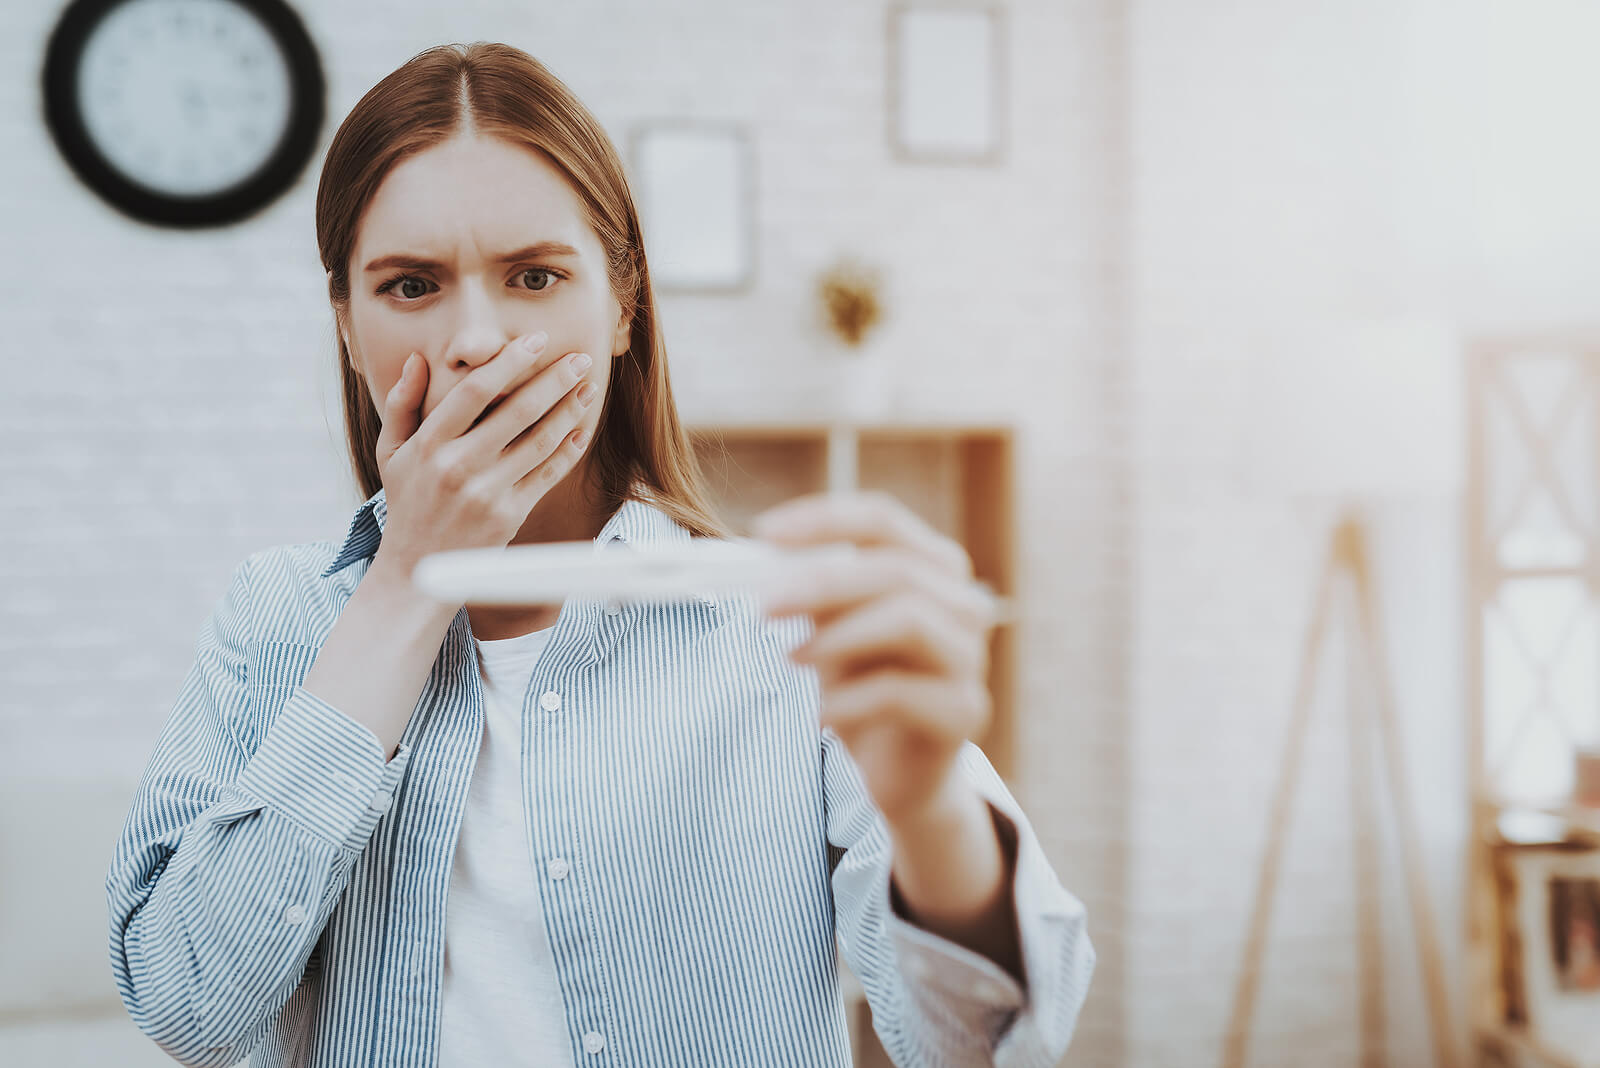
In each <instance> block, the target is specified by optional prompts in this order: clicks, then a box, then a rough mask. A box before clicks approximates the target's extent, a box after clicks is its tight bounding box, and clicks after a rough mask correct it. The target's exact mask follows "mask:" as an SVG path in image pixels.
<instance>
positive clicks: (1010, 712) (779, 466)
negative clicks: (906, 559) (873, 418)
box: [687, 422, 1017, 781]
mask: <svg viewBox="0 0 1600 1068" xmlns="http://www.w3.org/2000/svg"><path fill="white" fill-rule="evenodd" d="M687 429H688V433H689V437H690V441H691V442H692V443H693V445H694V448H695V452H696V455H697V456H698V458H699V461H700V464H701V467H702V470H703V471H704V472H705V475H706V482H707V485H708V486H709V488H710V491H711V493H712V495H713V498H714V500H715V502H716V505H717V507H718V510H719V511H720V513H721V515H722V517H723V519H724V521H725V522H727V523H728V525H729V526H731V527H733V528H734V530H735V531H736V532H737V533H739V534H746V533H748V529H749V522H750V520H751V519H752V518H753V517H754V516H755V515H757V514H758V513H760V512H762V511H764V510H766V509H767V508H770V507H772V506H773V505H776V504H778V503H780V502H782V501H785V500H788V499H789V498H791V497H797V496H800V495H801V494H806V493H816V492H821V491H831V492H848V491H851V490H855V489H864V490H882V491H884V492H887V493H890V494H893V495H894V497H895V498H896V499H898V500H899V501H901V502H902V503H903V504H905V505H906V506H907V507H908V508H910V509H911V510H912V511H914V512H916V513H917V514H918V515H919V516H921V517H922V518H923V519H924V520H925V521H926V522H927V523H928V524H929V525H930V526H932V527H933V528H934V529H936V530H938V531H939V532H941V533H943V534H945V535H947V536H948V537H951V538H953V539H954V540H955V541H957V542H959V543H960V544H961V545H962V546H963V547H964V548H965V549H966V550H967V553H968V555H969V556H971V557H972V566H973V571H974V573H975V574H976V576H977V577H978V578H979V579H981V580H983V581H984V582H987V583H988V584H989V586H990V587H991V588H993V590H994V591H995V592H996V593H997V594H999V595H1000V596H1002V597H1007V598H1013V599H1014V598H1015V596H1016V550H1015V541H1014V538H1015V529H1016V523H1015V508H1014V501H1015V496H1014V494H1015V488H1014V479H1013V475H1012V472H1013V469H1014V463H1015V460H1014V456H1015V446H1014V441H1013V433H1012V430H1011V429H1010V428H1009V427H1004V426H996V425H962V424H931V423H917V424H909V423H893V424H872V425H854V424H840V423H832V424H829V423H821V422H817V423H807V422H792V423H727V422H722V423H714V424H713V423H707V424H698V425H695V424H691V425H690V426H689V427H688V428H687ZM1015 630H1016V623H1012V624H1010V625H1007V626H1000V627H996V628H995V629H994V631H993V632H992V633H991V637H990V647H989V693H990V695H991V698H992V700H993V715H992V716H991V719H990V724H989V728H988V730H987V731H986V732H985V733H984V735H983V737H981V738H978V739H976V741H977V744H978V746H979V747H980V748H981V749H982V750H983V751H984V754H985V755H986V756H987V757H988V758H989V761H990V763H992V764H993V765H994V767H995V770H996V771H998V772H999V773H1000V775H1001V777H1002V778H1005V779H1007V780H1008V781H1009V780H1010V778H1011V771H1012V766H1013V757H1014V754H1013V752H1012V747H1013V744H1014V735H1015V715H1016V710H1015V702H1016V648H1017V643H1016V637H1015V633H1014V632H1015Z"/></svg>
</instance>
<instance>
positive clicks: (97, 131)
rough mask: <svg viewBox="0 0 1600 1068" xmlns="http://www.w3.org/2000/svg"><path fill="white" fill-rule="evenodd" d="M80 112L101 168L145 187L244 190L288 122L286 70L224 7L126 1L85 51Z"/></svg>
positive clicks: (267, 36) (253, 21) (266, 39)
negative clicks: (112, 169) (242, 186)
mask: <svg viewBox="0 0 1600 1068" xmlns="http://www.w3.org/2000/svg"><path fill="white" fill-rule="evenodd" d="M77 93H78V109H79V111H80V112H81V114H82V115H83V122H84V126H85V127H86V128H87V130H88V133H89V137H90V138H91V139H92V140H93V141H94V142H95V144H96V145H97V146H98V147H99V149H100V151H101V152H102V153H103V154H104V155H105V157H106V159H107V161H108V162H109V163H110V164H111V165H112V166H113V167H115V168H117V170H119V171H121V172H122V173H123V174H125V175H127V176H128V177H129V178H131V179H133V180H134V181H136V182H139V183H141V184H143V185H146V186H149V187H150V188H151V189H157V190H161V191H163V192H166V193H172V194H177V195H180V196H194V195H197V194H202V193H210V192H215V191H217V190H220V189H226V188H228V187H229V186H232V185H235V184H237V183H238V182H241V181H243V180H244V179H245V178H248V177H249V176H250V175H252V174H254V173H255V172H256V171H258V170H260V169H261V167H262V165H263V164H265V163H266V162H267V160H268V159H269V158H270V157H271V155H272V150H273V149H274V148H276V147H277V145H278V142H279V140H281V139H282V137H283V134H284V130H285V128H286V126H287V124H288V121H289V96H290V88H289V65H288V62H287V60H286V59H285V57H284V54H283V51H282V50H281V49H280V48H279V47H278V45H277V42H276V41H275V40H274V39H273V37H272V34H271V33H270V32H269V31H268V29H267V27H266V25H265V24H264V23H263V22H262V21H261V20H260V19H259V18H257V17H256V16H255V15H254V14H252V13H251V12H250V11H248V10H246V9H245V8H244V7H241V6H239V5H238V4H235V3H232V2H230V0H128V2H125V3H123V4H121V5H119V6H117V7H116V8H113V9H112V10H111V11H110V12H108V13H107V15H106V16H105V18H103V19H101V20H100V22H99V24H98V25H97V26H96V27H95V28H94V29H93V30H92V31H90V33H89V36H88V39H87V40H86V41H85V42H84V49H83V57H82V59H81V60H80V61H79V63H78V78H77Z"/></svg>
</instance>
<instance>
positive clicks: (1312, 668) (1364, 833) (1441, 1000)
mask: <svg viewBox="0 0 1600 1068" xmlns="http://www.w3.org/2000/svg"><path fill="white" fill-rule="evenodd" d="M1341 575H1343V576H1345V577H1347V578H1348V579H1349V583H1350V588H1351V592H1352V594H1353V595H1354V600H1355V618H1354V619H1353V620H1351V621H1350V622H1352V623H1353V624H1354V626H1353V630H1354V631H1355V633H1354V635H1353V636H1352V637H1353V641H1352V642H1351V653H1352V656H1351V661H1352V667H1353V666H1354V660H1355V654H1356V653H1358V652H1359V653H1361V654H1364V655H1365V657H1366V661H1367V665H1368V670H1369V671H1370V681H1371V682H1372V684H1373V686H1372V689H1373V692H1374V694H1375V696H1376V701H1375V702H1374V703H1375V705H1376V708H1375V709H1374V710H1373V711H1375V712H1376V715H1377V721H1378V730H1379V733H1380V736H1381V739H1382V743H1383V746H1382V748H1383V754H1384V766H1385V770H1386V771H1387V772H1388V780H1389V781H1388V785H1389V795H1390V800H1391V801H1392V802H1393V804H1394V810H1395V816H1396V820H1397V822H1398V823H1399V849H1400V854H1401V862H1402V864H1404V866H1405V881H1406V897H1407V898H1408V900H1409V901H1410V903H1411V920H1412V927H1413V928H1414V929H1415V933H1416V939H1417V953H1418V956H1419V957H1420V960H1421V966H1422V978H1423V985H1424V987H1425V988H1426V989H1425V992H1426V995H1427V1001H1428V1022H1429V1030H1430V1032H1431V1035H1432V1038H1433V1059H1434V1064H1435V1065H1436V1066H1437V1068H1454V1066H1455V1063H1456V1062H1455V1049H1454V1046H1453V1044H1452V1042H1451V1039H1450V1020H1449V1011H1448V1006H1447V997H1446V990H1445V984H1444V975H1443V971H1442V967H1441V963H1440V960H1439V947H1438V943H1437V941H1435V935H1434V920H1433V904H1432V901H1431V899H1430V898H1429V897H1428V892H1427V885H1426V883H1425V881H1424V877H1423V872H1422V862H1421V849H1420V843H1419V841H1418V834H1417V828H1416V823H1415V821H1414V820H1413V818H1412V816H1411V805H1410V793H1409V791H1408V789H1407V786H1406V774H1405V762H1404V760H1402V759H1401V752H1400V735H1399V730H1398V729H1397V727H1396V721H1395V713H1394V701H1393V692H1392V690H1391V687H1390V684H1389V670H1388V664H1387V661H1386V660H1385V658H1384V654H1383V643H1382V642H1380V641H1379V640H1378V635H1379V625H1378V610H1377V603H1376V596H1375V592H1374V585H1373V581H1372V571H1371V567H1370V565H1369V561H1368V556H1367V539H1366V532H1365V530H1364V528H1363V526H1362V525H1361V522H1360V521H1359V520H1358V519H1355V518H1346V519H1345V520H1343V521H1342V522H1340V523H1339V525H1338V526H1337V527H1336V528H1335V529H1334V532H1333V536H1332V539H1331V541H1330V543H1329V547H1328V558H1327V560H1326V562H1325V564H1324V567H1323V572H1322V579H1321V582H1320V585H1319V588H1318V591H1317V601H1316V609H1315V612H1314V615H1313V616H1312V624H1311V631H1310V633H1309V634H1308V635H1307V637H1306V643H1305V645H1304V647H1303V648H1302V650H1301V660H1300V670H1299V675H1298V679H1297V682H1296V687H1295V703H1294V713H1293V717H1294V718H1293V719H1292V720H1291V721H1290V724H1289V734H1288V737H1287V739H1286V741H1285V747H1284V754H1283V761H1282V763H1281V764H1280V769H1281V770H1280V774H1279V778H1278V784H1277V790H1276V793H1275V795H1274V797H1273V805H1272V813H1271V817H1270V818H1271V824H1270V827H1269V830H1268V835H1267V850H1266V855H1265V856H1264V858H1263V859H1262V863H1261V874H1260V878H1259V880H1258V882H1257V883H1256V895H1255V901H1254V908H1253V909H1252V913H1251V919H1250V931H1249V935H1248V936H1247V938H1246V939H1245V951H1244V966H1243V967H1242V968H1241V969H1240V972H1239V984H1238V986H1237V987H1236V988H1235V990H1234V998H1233V1012H1232V1015H1231V1017H1230V1019H1229V1024H1228V1033H1227V1036H1226V1039H1225V1047H1224V1052H1223V1061H1222V1063H1223V1066H1224V1068H1244V1065H1245V1055H1246V1052H1247V1048H1248V1042H1249V1038H1250V1023H1251V1018H1252V1016H1253V1014H1254V1010H1255V1002H1256V989H1257V986H1258V985H1259V982H1260V978H1261V958H1262V954H1263V952H1264V951H1265V949H1266V938H1267V927H1268V924H1269V922H1270V920H1271V918H1272V902H1273V889H1274V887H1275V886H1276V884H1277V881H1278V869H1279V866H1280V864H1281V862H1282V859H1283V848H1284V839H1285V836H1286V834H1287V831H1288V826H1289V807H1290V803H1291V802H1292V801H1293V798H1294V787H1295V783H1296V781H1297V779H1298V777H1299V770H1300V757H1301V754H1302V752H1303V751H1304V749H1305V737H1306V729H1307V725H1308V723H1309V722H1310V719H1311V701H1312V695H1313V692H1314V684H1315V681H1316V666H1317V658H1318V653H1319V651H1320V650H1321V648H1322V643H1323V638H1324V637H1325V635H1326V632H1327V630H1328V624H1329V621H1330V619H1331V618H1332V617H1333V616H1334V614H1335V611H1334V609H1335V603H1334V593H1335V587H1336V585H1337V584H1338V580H1339V578H1340V576H1341ZM1368 712H1369V710H1368V709H1367V707H1366V703H1365V702H1364V701H1362V700H1359V699H1352V700H1351V701H1350V703H1349V716H1348V719H1349V723H1348V726H1349V730H1350V743H1349V747H1350V794H1351V816H1352V819H1353V821H1354V829H1355V843H1356V845H1355V852H1356V857H1355V865H1354V871H1355V876H1356V920H1357V928H1358V936H1357V937H1358V939H1359V943H1358V945H1357V959H1358V970H1359V975H1360V984H1361V1064H1362V1068H1381V1066H1383V1065H1386V1064H1387V1063H1388V1050H1387V1047H1386V1043H1385V1027H1384V999H1383V957H1382V954H1383V945H1382V940H1381V934H1380V931H1379V926H1378V894H1379V856H1378V846H1379V839H1378V831H1379V828H1378V816H1377V810H1376V806H1375V805H1374V797H1373V790H1372V767H1371V763H1372V761H1371V739H1370V736H1369V732H1370V730H1371V723H1370V717H1369V714H1368Z"/></svg>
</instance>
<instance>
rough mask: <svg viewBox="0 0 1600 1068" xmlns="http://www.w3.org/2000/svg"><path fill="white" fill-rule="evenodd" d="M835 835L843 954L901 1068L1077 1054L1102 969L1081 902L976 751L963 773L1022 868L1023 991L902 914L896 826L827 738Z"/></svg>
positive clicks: (963, 763) (1015, 877) (967, 752)
mask: <svg viewBox="0 0 1600 1068" xmlns="http://www.w3.org/2000/svg"><path fill="white" fill-rule="evenodd" d="M823 752H824V796H825V801H826V806H827V812H828V837H829V841H830V843H831V844H832V845H833V846H834V847H835V849H842V850H843V854H842V856H840V858H839V860H838V863H837V864H836V866H835V868H834V873H833V885H834V905H835V916H836V926H837V930H838V935H839V942H840V948H841V950H842V952H843V953H844V956H845V959H846V962H847V963H848V964H849V965H850V968H851V970H852V971H854V972H855V973H856V975H857V977H858V978H859V979H860V980H861V985H862V987H863V988H864V989H865V991H866V995H867V1001H868V1003H869V1005H870V1006H871V1008H872V1019H873V1027H874V1029H875V1030H876V1031H877V1033H878V1037H879V1040H880V1041H882V1043H883V1045H884V1049H885V1050H886V1051H887V1052H888V1053H889V1055H890V1057H892V1058H893V1059H894V1062H895V1063H896V1064H897V1065H900V1066H902V1068H912V1066H929V1068H932V1066H945V1065H949V1066H958V1065H959V1066H962V1068H966V1066H971V1065H988V1064H993V1065H996V1066H999V1068H1023V1066H1037V1068H1052V1066H1054V1065H1055V1064H1057V1063H1058V1062H1059V1061H1060V1059H1061V1057H1062V1055H1063V1054H1064V1053H1065V1052H1066V1049H1067V1046H1068V1044H1069V1043H1070V1041H1071V1039H1072V1033H1073V1030H1074V1028H1075V1026H1076V1024H1077V1018H1078V1012H1079V1010H1080V1009H1081V1008H1082V1006H1083V1002H1084V999H1085V997H1086V996H1087V995H1088V988H1089V979H1090V975H1091V974H1092V972H1093V970H1094V963H1095V954H1094V947H1093V946H1092V945H1091V944H1090V942H1089V937H1088V933H1087V916H1086V914H1085V911H1084V908H1083V905H1082V903H1081V902H1080V901H1079V900H1078V899H1077V898H1076V897H1074V896H1073V895H1072V894H1071V893H1069V892H1068V891H1067V890H1066V889H1065V888H1064V887H1063V886H1062V885H1061V883H1060V881H1059V880H1058V879H1057V878H1056V875H1055V872H1054V871H1053V870H1052V869H1051V867H1050V864H1049V862H1048V861H1047V860H1046V858H1045V856H1044V853H1043V850H1042V848H1041V847H1040V844H1039V841H1038V839H1037V837H1036V836H1035V834H1034V832H1033V829H1032V827H1031V826H1030V825H1029V823H1028V820H1027V817H1026V816H1025V815H1024V814H1023V813H1022V810H1021V808H1020V807H1019V806H1018V805H1017V803H1016V800H1015V799H1014V798H1013V797H1012V796H1011V793H1010V791H1009V790H1007V789H1006V786H1005V783H1004V781H1003V780H1001V778H1000V776H999V775H998V774H997V773H996V772H995V770H994V768H993V766H992V765H990V763H989V761H988V758H987V757H986V756H984V754H983V751H982V750H981V749H979V748H978V747H977V746H976V745H973V744H972V743H970V742H968V743H967V744H966V745H965V746H964V747H963V748H962V751H961V753H960V755H959V756H958V758H957V759H958V762H959V766H960V768H961V770H962V772H963V773H964V774H966V775H967V776H968V777H969V779H970V780H971V781H972V783H973V785H974V786H975V787H977V789H978V791H979V792H980V793H981V794H982V796H983V797H984V798H985V799H986V800H987V801H988V802H989V805H990V811H991V815H992V817H993V819H994V822H995V826H996V830H997V832H998V833H999V835H1000V841H1001V844H1002V847H1003V849H1004V852H1005V855H1006V857H1007V860H1008V861H1009V862H1010V866H1011V869H1012V884H1011V895H1012V902H1013V906H1014V910H1015V915H1016V919H1017V933H1018V940H1019V945H1020V948H1021V958H1022V967H1023V976H1022V980H1023V981H1022V982H1021V983H1019V982H1018V981H1017V980H1016V979H1015V978H1014V977H1012V976H1011V975H1010V974H1008V973H1007V972H1006V971H1005V970H1004V969H1003V968H1001V967H1000V966H999V965H998V964H996V963H995V962H993V961H991V960H990V959H989V958H987V957H985V956H983V955H982V954H979V953H976V952H974V951H972V950H970V949H967V948H966V947H964V946H961V945H958V944H956V943H954V942H952V941H950V940H948V939H945V938H942V937H940V936H939V935H936V934H933V933H932V932H930V931H927V930H925V929H923V928H921V927H918V926H916V925H915V924H912V923H910V922H909V921H907V920H906V919H905V918H904V917H903V916H902V915H900V914H899V912H897V910H896V907H895V903H894V897H895V895H894V893H893V890H892V887H891V878H890V875H891V860H892V857H891V847H890V844H889V837H888V828H887V826H886V825H885V824H884V822H883V818H882V816H881V814H880V813H879V812H878V811H877V808H876V806H875V805H873V803H872V801H871V797H870V795H869V794H868V793H867V791H866V786H865V783H863V782H862V780H861V777H860V773H859V771H858V770H857V769H856V767H855V763H854V761H853V760H852V759H851V757H850V754H849V751H848V750H847V749H846V748H845V747H844V745H843V743H842V742H841V741H840V740H839V739H838V737H837V735H835V734H834V733H833V732H832V731H828V730H825V731H824V732H823Z"/></svg>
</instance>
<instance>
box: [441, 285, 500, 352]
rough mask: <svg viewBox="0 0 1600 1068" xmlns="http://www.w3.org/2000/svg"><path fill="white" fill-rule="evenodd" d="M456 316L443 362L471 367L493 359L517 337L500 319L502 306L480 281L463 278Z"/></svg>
mask: <svg viewBox="0 0 1600 1068" xmlns="http://www.w3.org/2000/svg"><path fill="white" fill-rule="evenodd" d="M458 293H459V295H460V296H459V299H458V300H457V302H456V317H455V323H454V324H453V328H452V332H451V336H450V342H449V345H448V347H447V348H446V350H445V364H446V366H449V367H452V368H454V367H460V368H463V369H464V370H471V369H472V368H474V367H477V366H479V365H480V364H482V363H485V362H486V361H488V360H490V359H492V358H493V357H494V354H495V353H497V352H499V351H500V350H501V349H502V348H503V347H505V344H506V342H508V341H510V340H511V339H512V338H514V337H516V336H517V335H516V333H515V332H513V331H511V330H510V329H509V326H510V324H508V323H506V322H504V321H502V320H503V316H502V309H500V308H497V307H495V303H494V300H493V299H492V298H491V296H490V294H489V293H487V292H486V291H485V290H484V287H483V286H482V284H480V283H476V282H466V283H464V284H463V285H462V286H461V287H460V289H459V290H458Z"/></svg>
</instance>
